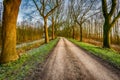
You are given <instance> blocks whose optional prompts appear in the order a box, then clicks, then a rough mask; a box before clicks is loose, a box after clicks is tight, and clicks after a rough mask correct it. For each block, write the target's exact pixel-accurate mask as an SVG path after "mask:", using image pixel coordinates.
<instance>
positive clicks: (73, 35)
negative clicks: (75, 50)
mask: <svg viewBox="0 0 120 80" xmlns="http://www.w3.org/2000/svg"><path fill="white" fill-rule="evenodd" d="M72 28H73V33H72V37H73V39H75V27H74V25H73V26H72Z"/></svg>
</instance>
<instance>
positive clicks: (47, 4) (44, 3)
mask: <svg viewBox="0 0 120 80" xmlns="http://www.w3.org/2000/svg"><path fill="white" fill-rule="evenodd" d="M33 2H34V4H35V6H36V8H37V10H38V11H39V14H40V15H41V16H42V17H43V19H44V33H45V43H48V42H49V36H48V27H47V26H48V25H47V20H48V17H49V16H50V15H51V14H52V13H53V12H54V11H55V10H56V8H57V7H58V6H59V3H60V0H55V1H54V0H33ZM38 3H40V4H38Z"/></svg>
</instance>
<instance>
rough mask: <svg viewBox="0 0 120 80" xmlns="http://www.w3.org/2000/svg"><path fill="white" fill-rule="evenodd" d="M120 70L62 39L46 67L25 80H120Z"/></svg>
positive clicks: (38, 67)
mask: <svg viewBox="0 0 120 80" xmlns="http://www.w3.org/2000/svg"><path fill="white" fill-rule="evenodd" d="M119 76H120V70H119V69H117V68H115V67H113V66H111V65H109V64H107V62H104V61H102V60H100V59H99V58H97V57H95V56H93V55H91V54H89V53H88V52H87V51H85V50H83V49H80V48H79V47H78V46H76V45H74V44H73V43H72V42H70V41H68V40H67V39H65V38H60V40H59V42H58V44H57V45H56V47H55V48H54V50H53V51H52V52H51V54H50V55H49V57H48V58H47V60H46V61H45V62H44V65H41V64H39V65H37V66H36V68H35V69H34V70H33V71H32V72H31V73H30V74H29V75H28V76H26V77H25V79H24V80H120V77H119Z"/></svg>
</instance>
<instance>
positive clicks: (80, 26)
mask: <svg viewBox="0 0 120 80" xmlns="http://www.w3.org/2000/svg"><path fill="white" fill-rule="evenodd" d="M80 42H82V25H80Z"/></svg>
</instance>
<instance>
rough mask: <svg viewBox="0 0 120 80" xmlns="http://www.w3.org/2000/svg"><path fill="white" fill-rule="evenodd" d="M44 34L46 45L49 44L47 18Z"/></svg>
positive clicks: (45, 19)
mask: <svg viewBox="0 0 120 80" xmlns="http://www.w3.org/2000/svg"><path fill="white" fill-rule="evenodd" d="M44 33H45V43H49V36H48V27H47V17H45V18H44Z"/></svg>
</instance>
